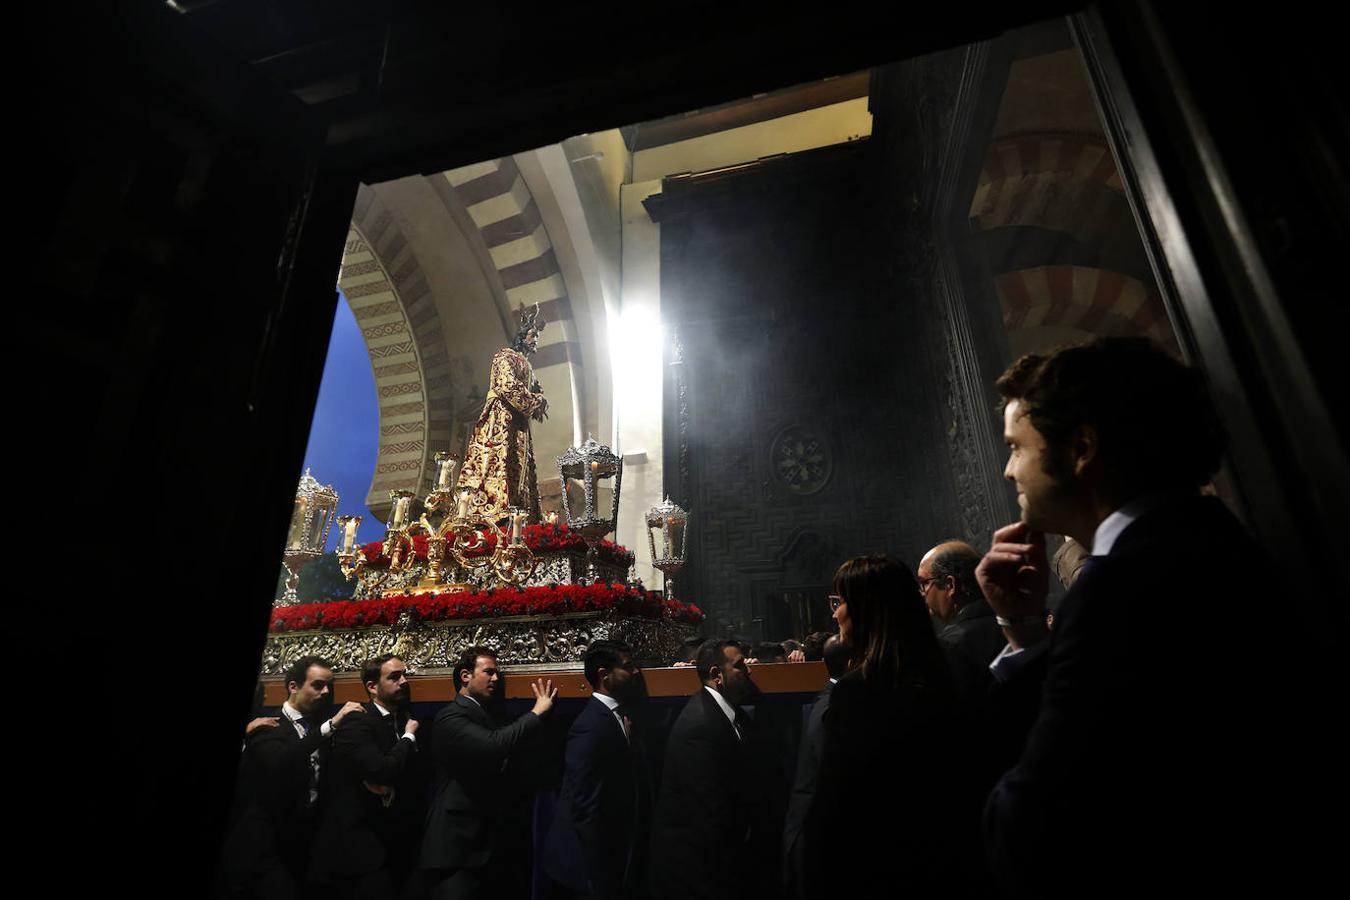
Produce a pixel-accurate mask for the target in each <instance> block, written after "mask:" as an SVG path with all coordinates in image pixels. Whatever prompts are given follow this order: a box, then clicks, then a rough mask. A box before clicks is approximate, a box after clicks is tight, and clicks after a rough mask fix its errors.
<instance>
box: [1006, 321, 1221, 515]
mask: <svg viewBox="0 0 1350 900" xmlns="http://www.w3.org/2000/svg"><path fill="white" fill-rule="evenodd" d="M994 386H995V388H997V390H998V393H999V396H1000V397H1002V403H1001V405H1000V410H1002V409H1003V408H1006V407H1007V405H1008V404H1009V403H1011V402H1012V401H1014V400H1017V401H1020V402H1021V405H1022V410H1023V411H1024V412H1025V413H1026V414H1027V415H1029V416H1030V417H1031V424H1032V425H1034V426H1035V427H1036V430H1037V431H1039V432H1040V433H1041V434H1042V435H1043V436H1044V437H1045V441H1046V444H1047V446H1048V448H1049V450H1050V453H1049V455H1048V457H1049V456H1053V457H1056V458H1062V456H1063V450H1064V449H1065V448H1066V447H1067V446H1068V443H1069V441H1070V439H1071V438H1072V437H1073V434H1074V432H1075V431H1076V429H1078V428H1079V427H1080V426H1084V425H1088V426H1092V427H1094V428H1095V429H1096V430H1097V442H1098V448H1099V451H1098V452H1099V453H1100V455H1101V460H1102V464H1103V466H1104V467H1105V468H1104V471H1105V478H1104V481H1103V485H1102V487H1103V491H1104V493H1105V496H1106V499H1107V500H1109V501H1111V502H1113V503H1118V504H1119V503H1125V502H1127V501H1129V500H1130V499H1132V498H1134V497H1138V496H1140V495H1142V494H1145V493H1151V492H1154V491H1165V490H1194V489H1196V488H1199V487H1201V486H1203V485H1204V484H1206V483H1207V482H1208V481H1209V480H1210V479H1211V478H1212V477H1213V475H1214V473H1215V472H1216V471H1218V468H1219V463H1220V461H1221V459H1222V457H1223V453H1224V450H1225V449H1226V447H1227V443H1228V436H1227V433H1226V432H1225V430H1224V427H1223V423H1222V422H1221V421H1220V420H1219V415H1218V412H1217V411H1216V410H1215V408H1214V404H1213V402H1212V401H1211V400H1210V397H1209V391H1208V389H1207V387H1206V385H1205V380H1204V377H1203V376H1202V375H1201V373H1200V372H1199V370H1197V369H1194V368H1192V367H1190V366H1187V365H1185V364H1183V363H1181V362H1179V361H1178V360H1176V359H1174V358H1173V357H1172V356H1170V355H1169V354H1167V353H1166V352H1165V351H1163V350H1162V349H1161V348H1160V347H1158V346H1157V345H1156V344H1154V343H1153V342H1152V341H1150V340H1148V339H1147V338H1096V339H1094V340H1091V341H1088V342H1086V343H1082V344H1076V345H1073V346H1068V347H1060V348H1059V349H1057V350H1055V351H1053V352H1051V353H1029V354H1027V355H1026V356H1023V357H1022V358H1021V359H1018V360H1017V361H1016V362H1015V363H1013V364H1012V365H1011V366H1010V367H1009V368H1008V370H1007V371H1006V372H1004V373H1003V374H1002V375H1000V376H999V378H998V380H997V381H996V382H995V383H994ZM1048 457H1047V459H1048ZM1050 468H1051V463H1050V462H1047V471H1049V470H1050Z"/></svg>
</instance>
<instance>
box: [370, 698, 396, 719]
mask: <svg viewBox="0 0 1350 900" xmlns="http://www.w3.org/2000/svg"><path fill="white" fill-rule="evenodd" d="M370 703H371V705H372V706H374V707H375V708H376V709H378V710H379V711H380V715H381V716H392V715H393V713H391V712H390V711H389V710H387V709H385V708H384V707H383V706H381V705H380V701H378V700H372V701H370Z"/></svg>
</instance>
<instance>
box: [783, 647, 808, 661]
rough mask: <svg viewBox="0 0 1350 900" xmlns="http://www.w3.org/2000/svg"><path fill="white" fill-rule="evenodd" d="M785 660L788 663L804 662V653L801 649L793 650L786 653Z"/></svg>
mask: <svg viewBox="0 0 1350 900" xmlns="http://www.w3.org/2000/svg"><path fill="white" fill-rule="evenodd" d="M787 661H788V662H790V663H798V662H806V653H805V652H804V651H802V650H793V651H792V652H791V653H789V654H788V658H787Z"/></svg>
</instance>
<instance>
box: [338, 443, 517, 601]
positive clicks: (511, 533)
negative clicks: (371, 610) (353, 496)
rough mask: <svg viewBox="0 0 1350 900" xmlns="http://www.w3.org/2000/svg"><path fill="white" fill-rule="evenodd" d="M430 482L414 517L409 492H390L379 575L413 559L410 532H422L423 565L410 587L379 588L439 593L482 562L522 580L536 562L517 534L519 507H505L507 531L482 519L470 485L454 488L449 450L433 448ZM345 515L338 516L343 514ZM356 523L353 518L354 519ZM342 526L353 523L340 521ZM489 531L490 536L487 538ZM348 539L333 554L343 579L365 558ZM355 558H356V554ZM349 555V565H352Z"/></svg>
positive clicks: (462, 584)
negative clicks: (383, 567) (384, 564)
mask: <svg viewBox="0 0 1350 900" xmlns="http://www.w3.org/2000/svg"><path fill="white" fill-rule="evenodd" d="M435 460H436V469H437V471H436V481H435V486H434V487H433V488H432V490H431V492H430V493H429V494H427V496H426V499H425V500H423V502H422V511H421V513H420V514H418V516H417V517H416V518H414V517H412V515H411V514H410V511H411V508H412V502H413V493H412V491H390V492H389V499H390V501H392V506H391V511H390V517H389V522H388V523H387V524H386V529H385V538H384V545H383V547H382V548H381V553H382V554H383V555H384V556H387V557H389V570H388V572H387V573H386V574H385V576H384V578H386V579H387V578H389V577H390V576H392V575H395V574H398V573H402V572H407V571H408V570H409V569H411V568H412V566H413V563H414V561H415V560H416V552H415V548H414V544H413V537H414V535H417V534H425V535H426V536H427V570H426V574H425V575H423V576H422V579H421V580H420V581H419V582H418V583H417V584H416V585H414V586H412V587H407V586H398V587H393V588H388V589H386V590H385V591H383V593H384V594H385V595H386V596H388V595H392V594H440V593H452V592H455V591H467V590H469V588H470V585H469V584H468V583H467V581H468V570H472V569H475V568H478V567H480V566H487V567H489V568H491V570H492V572H493V574H495V575H496V576H497V580H498V581H501V582H502V583H504V584H510V585H517V584H522V583H524V582H525V581H528V580H529V578H530V576H531V575H533V574H534V570H535V566H536V565H537V564H538V563H537V560H536V559H535V556H534V553H533V552H531V550H530V548H529V547H528V546H526V544H525V539H524V536H523V534H522V529H523V527H524V523H525V520H526V519H527V518H528V513H526V512H525V511H524V510H520V509H512V510H511V512H510V523H511V524H510V526H509V530H508V529H504V528H501V527H500V526H498V525H497V524H495V523H493V522H489V521H486V520H484V519H482V518H480V517H478V516H477V515H475V514H474V513H473V510H474V509H475V508H476V507H477V506H478V504H475V503H474V502H473V500H474V494H475V493H477V492H476V491H475V490H474V489H473V488H463V489H461V490H460V491H458V492H456V491H455V487H454V486H455V483H456V481H457V480H458V478H457V476H458V474H459V468H460V465H461V461H460V459H459V458H458V457H456V456H454V455H452V454H449V453H437V454H436V456H435ZM345 518H347V517H344V519H345ZM357 522H358V524H359V519H358V520H357ZM343 524H344V528H349V529H351V532H352V534H353V535H355V527H354V526H353V525H351V524H349V523H347V522H344V523H343ZM489 535H492V536H493V538H495V540H492V541H490V539H489ZM354 540H355V539H354V537H353V541H352V542H351V543H344V547H343V553H341V554H339V560H340V561H341V562H342V564H343V567H342V571H343V573H344V574H346V576H347V577H348V578H352V577H354V576H355V575H357V574H358V573H359V572H360V571H361V570H362V568H363V567H364V565H365V562H366V560H365V557H364V556H363V555H361V554H359V553H358V552H357V551H356V549H355V546H354ZM490 542H491V543H494V544H495V547H494V549H493V551H492V554H491V555H490V556H487V557H486V558H485V557H484V556H483V555H482V554H481V553H480V551H482V550H483V548H484V547H486V546H487V545H488V544H489V543H490ZM357 557H360V558H359V559H358V558H357ZM353 560H355V565H353V564H352V562H353Z"/></svg>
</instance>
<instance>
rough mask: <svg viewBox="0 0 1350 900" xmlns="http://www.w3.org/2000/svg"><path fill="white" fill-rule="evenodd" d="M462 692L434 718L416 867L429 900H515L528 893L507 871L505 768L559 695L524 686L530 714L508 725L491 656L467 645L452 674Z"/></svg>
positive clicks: (509, 788)
mask: <svg viewBox="0 0 1350 900" xmlns="http://www.w3.org/2000/svg"><path fill="white" fill-rule="evenodd" d="M454 678H455V682H456V683H457V684H458V685H459V686H460V688H459V694H458V695H457V696H456V697H455V699H454V702H452V703H449V704H447V705H446V706H445V707H444V708H442V709H441V710H440V712H438V713H437V714H436V719H435V722H434V723H433V726H432V729H433V730H432V735H433V752H434V753H435V756H436V768H437V786H436V794H435V797H434V798H433V799H432V801H431V806H430V808H429V809H428V810H427V818H426V830H425V831H424V832H423V835H422V854H421V861H420V865H421V867H422V869H424V870H426V874H427V880H428V883H429V887H430V896H431V897H432V898H433V900H461V898H463V900H467V898H472V897H476V896H479V895H481V894H484V893H486V892H488V891H491V893H492V894H493V896H495V897H504V898H512V900H513V898H514V897H515V896H516V895H517V894H518V893H520V892H521V891H528V879H522V878H521V877H520V875H521V872H520V871H519V870H516V869H512V868H511V867H510V866H509V865H508V864H509V863H510V862H512V860H509V859H508V858H507V856H508V854H507V853H504V852H502V851H503V850H504V849H506V848H505V847H504V846H503V845H511V844H512V842H513V841H516V839H517V838H519V841H518V842H519V843H522V844H523V843H524V836H523V835H514V834H512V833H511V831H512V829H511V828H510V826H511V824H512V823H513V821H514V820H515V818H517V817H514V816H513V815H512V811H513V807H514V806H515V805H516V803H517V801H518V798H517V797H516V796H515V793H516V792H515V791H514V789H513V787H514V785H513V781H512V777H511V776H512V774H513V773H512V772H511V771H510V770H509V769H508V762H509V761H510V759H511V756H512V754H513V753H515V752H517V751H518V750H519V749H520V748H521V747H522V745H524V744H526V743H528V742H530V741H532V740H534V739H535V738H537V737H539V735H540V734H541V732H542V729H543V720H542V717H543V716H545V715H547V714H548V711H549V710H550V709H552V708H553V698H554V697H555V696H556V695H557V693H558V692H557V689H556V688H554V687H553V682H552V681H549V682H547V683H545V681H544V680H543V679H542V678H540V679H537V680H536V681H535V682H534V683H533V684H531V685H530V687H531V689H532V690H533V691H534V708H533V709H531V710H530V711H529V712H527V713H526V714H525V715H523V716H521V717H520V718H519V719H516V721H514V722H512V723H510V724H507V723H506V722H505V720H504V718H503V717H502V714H501V704H500V700H501V673H500V672H499V671H498V670H497V654H496V652H495V651H493V650H491V649H489V648H487V647H470V648H468V649H467V650H465V651H464V652H463V653H462V654H460V657H459V659H458V660H457V661H456V663H455V668H454Z"/></svg>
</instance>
